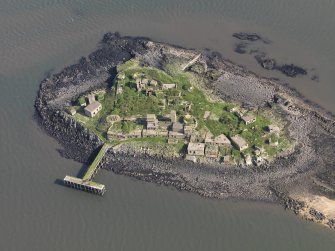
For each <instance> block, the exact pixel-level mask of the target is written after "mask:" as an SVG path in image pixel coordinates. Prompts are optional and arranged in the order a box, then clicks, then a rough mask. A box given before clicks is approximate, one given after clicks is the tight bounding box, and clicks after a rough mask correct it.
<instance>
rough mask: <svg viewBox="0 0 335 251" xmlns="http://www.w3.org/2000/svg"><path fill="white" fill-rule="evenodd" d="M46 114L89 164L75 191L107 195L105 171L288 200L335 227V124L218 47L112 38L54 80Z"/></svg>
mask: <svg viewBox="0 0 335 251" xmlns="http://www.w3.org/2000/svg"><path fill="white" fill-rule="evenodd" d="M35 107H36V111H37V116H36V117H37V120H38V123H39V124H40V125H41V127H42V128H44V129H45V130H46V132H47V133H49V134H50V135H52V136H53V137H55V138H56V139H57V140H58V141H59V142H60V143H61V144H62V146H63V147H64V148H63V150H61V151H60V152H61V154H62V155H63V156H64V157H67V158H71V159H74V160H76V161H80V162H82V163H87V164H90V165H89V167H88V169H87V172H86V173H85V174H84V175H83V177H71V176H66V177H65V178H64V183H65V184H66V185H69V186H71V187H74V188H77V189H81V190H85V191H88V192H92V193H96V194H100V195H103V194H104V193H105V191H106V187H105V185H103V184H99V183H98V182H96V181H93V178H94V175H95V174H96V172H97V171H98V170H99V169H101V168H103V169H107V170H112V171H113V172H114V173H116V174H123V175H128V176H132V177H135V178H137V179H140V180H144V181H149V182H155V183H158V184H165V185H169V186H174V187H176V188H177V189H180V190H187V191H192V192H195V193H198V194H200V195H202V196H206V197H212V198H239V199H252V200H262V201H269V202H278V203H281V204H283V205H284V206H285V208H289V209H292V210H294V211H295V212H296V213H297V214H299V215H301V216H302V217H304V218H306V219H309V220H313V221H316V222H319V223H321V224H323V225H326V226H329V227H331V228H335V213H334V212H335V210H333V209H335V201H334V200H333V199H334V197H335V193H334V191H335V182H334V181H335V172H334V167H333V166H334V165H333V163H334V160H335V156H334V154H333V153H334V149H335V148H334V146H335V137H334V135H335V122H334V121H335V120H334V117H333V116H332V115H331V114H330V113H327V112H326V111H324V110H323V109H322V108H320V107H318V106H317V105H315V104H313V103H312V102H310V101H307V100H305V99H304V98H303V97H302V96H301V95H300V94H299V93H298V92H296V91H295V90H293V89H291V88H289V87H288V86H287V85H285V84H283V83H280V82H279V81H274V80H271V79H266V78H262V77H259V76H257V75H255V74H254V73H251V72H248V71H247V70H245V69H244V68H243V67H240V66H238V65H236V64H234V63H232V62H230V61H229V60H226V59H224V58H223V57H222V55H220V54H219V53H217V52H213V51H210V50H203V51H196V50H192V49H185V48H182V47H179V46H174V45H169V44H166V43H160V42H154V41H151V40H150V39H148V38H138V37H122V36H120V35H119V34H118V33H107V34H105V35H104V37H103V39H102V41H101V43H100V44H99V46H98V48H97V50H96V51H94V52H93V53H91V54H90V55H89V56H88V57H83V58H81V59H80V60H79V62H78V63H77V64H75V65H72V66H69V67H66V68H65V69H63V70H62V71H61V72H60V73H57V74H54V75H52V76H50V77H48V78H46V79H44V80H43V81H42V83H41V85H40V90H39V93H38V96H37V98H36V101H35Z"/></svg>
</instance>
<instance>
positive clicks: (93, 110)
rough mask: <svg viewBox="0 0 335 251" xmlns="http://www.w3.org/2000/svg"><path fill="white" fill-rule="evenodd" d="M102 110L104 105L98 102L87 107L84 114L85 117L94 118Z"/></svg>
mask: <svg viewBox="0 0 335 251" xmlns="http://www.w3.org/2000/svg"><path fill="white" fill-rule="evenodd" d="M101 109H102V105H101V104H100V103H99V102H98V101H94V102H93V103H91V104H89V105H88V106H86V107H85V109H84V112H85V115H87V116H89V117H91V118H93V117H94V116H95V115H97V114H98V112H100V111H101Z"/></svg>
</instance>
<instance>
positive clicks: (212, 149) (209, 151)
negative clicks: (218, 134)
mask: <svg viewBox="0 0 335 251" xmlns="http://www.w3.org/2000/svg"><path fill="white" fill-rule="evenodd" d="M218 153H219V147H218V146H217V145H206V148H205V155H206V157H211V158H216V157H217V156H218Z"/></svg>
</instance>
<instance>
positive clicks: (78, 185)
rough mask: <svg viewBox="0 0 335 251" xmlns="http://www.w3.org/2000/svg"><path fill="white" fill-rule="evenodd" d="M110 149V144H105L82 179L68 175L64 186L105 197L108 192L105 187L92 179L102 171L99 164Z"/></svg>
mask: <svg viewBox="0 0 335 251" xmlns="http://www.w3.org/2000/svg"><path fill="white" fill-rule="evenodd" d="M109 147H110V145H108V144H104V145H103V146H102V147H101V149H100V151H99V153H98V154H97V156H96V157H95V159H94V161H93V162H92V164H91V165H90V166H89V168H88V169H87V171H86V173H85V175H84V177H83V178H82V179H81V178H77V177H72V176H69V175H66V176H65V178H64V179H63V181H64V184H65V185H67V186H69V187H72V188H75V189H79V190H82V191H85V192H90V193H94V194H98V195H103V194H104V193H105V192H106V188H105V185H103V184H99V183H97V182H94V181H92V179H93V178H94V176H95V175H96V174H97V172H98V170H99V169H100V166H99V164H100V162H101V160H102V158H103V157H104V155H105V153H106V152H107V150H108V149H109Z"/></svg>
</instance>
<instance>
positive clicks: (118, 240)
mask: <svg viewBox="0 0 335 251" xmlns="http://www.w3.org/2000/svg"><path fill="white" fill-rule="evenodd" d="M0 6H1V8H0V23H1V26H0V34H1V39H0V58H1V59H2V60H1V61H0V86H1V92H0V107H1V109H0V128H1V130H0V142H1V143H0V159H1V170H2V172H1V175H0V191H1V192H0V199H1V203H0V214H1V217H0V226H1V228H0V236H1V237H0V249H1V250H70V249H72V250H92V249H97V250H205V249H206V250H222V249H225V250H333V249H334V244H335V235H334V232H333V231H330V230H328V229H326V228H323V227H320V226H318V225H316V224H313V223H309V222H305V221H302V220H300V219H298V218H297V217H295V216H294V215H293V214H292V213H291V212H287V211H284V210H283V209H282V208H281V207H279V206H274V205H269V204H264V203H255V202H233V201H217V200H209V199H204V198H200V197H199V196H197V195H193V194H190V193H186V192H177V191H175V190H174V189H172V188H167V187H161V186H157V185H154V184H147V183H143V182H139V181H135V180H133V179H131V178H127V177H122V176H116V175H114V174H112V173H111V172H106V171H102V172H101V173H100V174H99V175H98V177H97V180H99V181H101V182H103V183H104V184H106V185H107V188H108V190H109V191H108V192H107V193H106V194H105V196H104V197H103V198H101V197H97V196H92V195H90V194H86V193H83V192H79V191H75V190H72V189H68V188H66V187H62V186H59V185H57V184H55V181H56V179H59V178H63V177H64V175H65V174H70V175H76V174H77V173H78V172H79V170H80V168H81V164H79V163H76V162H73V161H71V160H66V159H63V158H61V157H60V156H59V154H58V153H57V151H56V150H57V149H58V148H60V146H59V145H58V144H57V142H56V141H55V140H53V139H52V138H50V137H49V136H48V135H46V134H45V133H44V132H43V131H41V129H39V128H38V127H37V125H36V123H35V121H34V120H33V112H34V109H33V102H34V98H35V95H36V91H37V89H38V85H39V82H40V81H41V80H42V79H43V77H44V76H45V75H46V74H48V73H50V72H56V71H57V70H60V69H61V68H62V67H64V66H65V65H68V64H71V63H73V62H75V61H76V60H77V59H78V58H79V57H80V56H82V55H86V54H88V53H89V52H90V51H92V50H93V49H94V48H95V47H96V45H97V43H98V41H99V40H100V38H101V36H102V34H103V33H105V32H107V31H120V32H121V33H122V34H125V35H135V36H148V37H151V38H153V39H155V40H159V41H164V42H170V43H175V44H178V45H182V46H186V47H194V48H211V49H214V50H217V51H219V52H221V53H222V54H223V55H224V56H225V57H226V58H229V59H232V60H233V61H235V62H237V63H238V64H241V65H245V66H246V67H247V68H248V69H250V70H252V71H254V72H256V73H259V74H263V75H266V76H269V77H270V76H271V77H282V76H281V75H280V74H273V72H271V73H269V72H267V71H265V70H262V69H261V68H260V67H259V66H258V65H257V64H256V63H255V61H254V59H253V58H252V56H250V55H239V54H236V53H235V52H233V50H232V49H233V45H234V42H235V41H234V39H233V38H232V37H231V34H232V32H235V31H254V32H258V33H261V34H262V35H263V36H265V37H266V38H268V39H270V40H272V41H273V43H271V44H270V45H262V44H259V45H256V47H258V46H259V47H260V49H262V50H265V51H267V52H268V53H269V55H271V56H275V57H276V58H278V60H280V61H286V62H292V63H297V64H301V65H303V66H304V67H306V68H308V69H311V68H315V69H316V70H315V71H316V72H318V73H319V75H320V82H319V83H315V82H313V81H310V80H308V78H297V79H287V78H282V79H283V81H290V84H291V85H292V86H293V87H295V88H297V89H299V90H300V91H301V92H302V93H303V94H304V95H306V96H307V97H308V98H309V99H311V100H314V101H316V102H318V103H320V104H321V105H322V106H324V107H325V108H327V109H328V110H330V111H332V112H334V111H335V102H334V98H333V93H334V88H335V87H334V85H333V81H332V74H331V73H332V68H331V66H332V64H331V62H333V61H334V59H335V50H334V48H333V47H332V45H333V44H334V40H335V35H334V34H332V33H331V32H330V31H332V30H334V28H335V27H334V26H335V20H334V19H335V17H334V16H333V11H334V10H335V3H334V2H333V1H324V2H323V4H322V5H321V4H319V3H317V2H315V1H311V0H304V1H302V0H296V1H294V3H292V2H291V1H288V0H278V1H274V2H273V3H271V4H270V1H265V0H260V1H257V2H256V3H255V2H251V1H247V0H244V1H242V0H238V1H233V0H230V1H219V0H215V1H204V0H195V1H194V0H193V1H191V0H186V1H176V0H172V1H162V0H160V1H157V0H156V1H153V0H145V1H141V2H140V1H135V0H130V1H95V2H94V1H83V0H82V1H79V0H78V1H62V0H58V1H41V0H39V1H38V0H34V1H17V0H11V1H9V0H7V1H4V0H2V1H0Z"/></svg>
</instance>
